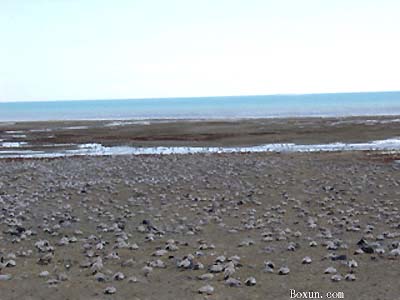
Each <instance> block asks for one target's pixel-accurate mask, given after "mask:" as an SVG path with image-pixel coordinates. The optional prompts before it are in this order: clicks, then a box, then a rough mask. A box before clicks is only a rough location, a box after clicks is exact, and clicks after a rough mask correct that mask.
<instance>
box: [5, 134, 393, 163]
mask: <svg viewBox="0 0 400 300" xmlns="http://www.w3.org/2000/svg"><path fill="white" fill-rule="evenodd" d="M3 144H4V143H3ZM337 151H400V138H392V139H386V140H378V141H371V142H367V143H348V144H346V143H331V144H315V145H301V144H292V143H286V144H266V145H260V146H250V147H129V146H115V147H105V146H103V145H101V144H95V143H93V144H81V145H78V147H77V149H73V150H61V151H58V152H42V151H38V152H32V151H31V150H26V151H24V150H18V151H7V152H6V151H0V158H52V157H65V156H85V155H86V156H103V155H143V154H145V155H149V154H161V155H168V154H195V153H246V152H253V153H259V152H337Z"/></svg>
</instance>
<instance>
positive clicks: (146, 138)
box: [0, 116, 400, 149]
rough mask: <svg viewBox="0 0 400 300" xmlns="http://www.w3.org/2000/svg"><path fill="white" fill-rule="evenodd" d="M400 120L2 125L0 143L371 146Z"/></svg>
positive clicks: (31, 145) (38, 146) (387, 135)
mask: <svg viewBox="0 0 400 300" xmlns="http://www.w3.org/2000/svg"><path fill="white" fill-rule="evenodd" d="M399 132H400V117H399V116H386V117H384V116H376V117H374V116H369V117H350V118H299V119H294V118H293V119H246V120H169V121H168V120H146V121H129V120H127V121H62V122H25V123H24V122H21V123H15V124H13V123H0V139H2V140H4V141H17V142H20V141H23V142H27V143H28V144H29V147H27V148H34V149H43V145H47V146H48V145H61V146H63V145H65V144H86V143H98V144H102V145H104V146H115V145H126V146H134V147H153V146H218V147H219V146H223V147H225V146H254V145H261V144H270V143H296V144H317V143H333V142H367V141H371V140H383V139H387V138H391V137H395V136H398V135H399Z"/></svg>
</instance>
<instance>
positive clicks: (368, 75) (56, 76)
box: [0, 0, 400, 101]
mask: <svg viewBox="0 0 400 300" xmlns="http://www.w3.org/2000/svg"><path fill="white" fill-rule="evenodd" d="M399 15H400V1H398V0H335V1H322V0H301V1H299V0H140V1H139V0H113V1H109V0H35V1H32V0H18V1H16V0H0V101H36V100H83V99H114V98H152V97H154V98H158V97H199V96H228V95H262V94H290V93H326V92H329V93H331V92H359V91H390V90H400V76H399V71H400V56H399V53H400V18H399Z"/></svg>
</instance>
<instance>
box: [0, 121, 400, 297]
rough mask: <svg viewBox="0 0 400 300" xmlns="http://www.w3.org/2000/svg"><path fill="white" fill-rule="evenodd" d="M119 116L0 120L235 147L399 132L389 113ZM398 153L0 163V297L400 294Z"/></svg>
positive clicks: (59, 136) (55, 138)
mask: <svg viewBox="0 0 400 300" xmlns="http://www.w3.org/2000/svg"><path fill="white" fill-rule="evenodd" d="M118 122H119V121H118ZM118 122H117V121H96V122H94V121H91V122H89V121H86V122H84V121H82V122H43V123H16V124H5V123H2V124H1V125H0V134H1V136H0V139H3V140H5V139H9V137H10V136H11V135H14V136H16V137H15V138H14V139H15V140H17V141H21V140H23V141H26V142H27V143H29V145H28V148H35V147H36V148H40V147H43V145H44V144H50V143H52V144H60V147H62V146H61V145H62V144H68V143H76V144H80V143H101V144H104V145H110V146H111V145H130V146H158V145H162V146H172V145H173V146H176V145H191V146H193V145H196V146H197V145H201V146H204V145H206V146H215V145H217V146H221V145H222V146H225V145H229V146H242V145H258V144H262V143H271V142H295V143H328V142H337V141H345V142H365V141H370V140H376V139H385V138H393V137H396V136H397V135H398V133H399V132H400V122H399V121H398V118H396V117H374V118H370V117H368V118H365V117H364V118H344V119H289V120H285V119H265V120H241V121H233V120H230V121H209V122H204V121H203V122H200V121H191V122H187V121H186V122H183V121H177V122H167V123H166V122H164V121H159V122H150V123H146V122H141V123H140V122H137V123H129V124H124V125H121V124H120V123H118ZM125 122H128V121H125ZM399 159H400V157H399V154H398V153H382V152H371V151H362V152H361V151H358V152H334V153H252V154H251V153H247V154H190V155H144V156H132V155H122V156H100V157H68V158H57V159H0V208H1V210H0V257H1V263H0V292H1V293H0V299H1V300H8V299H142V300H144V299H290V296H291V290H295V291H296V292H319V293H320V295H321V296H323V297H324V298H322V299H326V297H325V296H326V293H327V292H329V293H336V295H338V296H340V295H344V298H343V299H374V300H378V299H385V300H386V299H388V300H389V299H398V298H399V295H400V286H399V285H398V280H399V278H400V268H399V259H400V211H399V208H400V203H399V201H400V198H399V197H400V172H399V171H400V164H399V163H398V161H399Z"/></svg>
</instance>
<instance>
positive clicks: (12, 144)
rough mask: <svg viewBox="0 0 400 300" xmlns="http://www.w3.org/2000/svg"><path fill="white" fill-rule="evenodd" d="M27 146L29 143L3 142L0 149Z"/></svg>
mask: <svg viewBox="0 0 400 300" xmlns="http://www.w3.org/2000/svg"><path fill="white" fill-rule="evenodd" d="M26 144H27V142H2V143H0V148H19V147H21V146H23V145H26Z"/></svg>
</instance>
